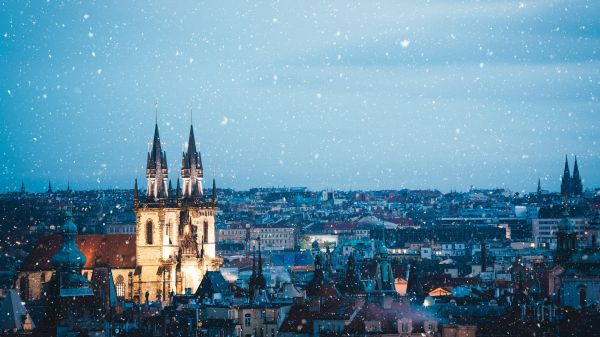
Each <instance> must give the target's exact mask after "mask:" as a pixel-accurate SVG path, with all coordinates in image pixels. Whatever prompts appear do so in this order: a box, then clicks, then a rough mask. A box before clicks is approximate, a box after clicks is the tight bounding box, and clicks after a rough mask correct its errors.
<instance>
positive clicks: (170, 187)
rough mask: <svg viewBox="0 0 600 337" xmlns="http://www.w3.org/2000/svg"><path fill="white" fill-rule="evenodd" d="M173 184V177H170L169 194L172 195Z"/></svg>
mask: <svg viewBox="0 0 600 337" xmlns="http://www.w3.org/2000/svg"><path fill="white" fill-rule="evenodd" d="M172 191H173V185H172V184H171V179H169V195H172V193H171V192H172Z"/></svg>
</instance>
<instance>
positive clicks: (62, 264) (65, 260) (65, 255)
mask: <svg viewBox="0 0 600 337" xmlns="http://www.w3.org/2000/svg"><path fill="white" fill-rule="evenodd" d="M62 234H63V238H62V245H61V247H60V249H59V250H58V252H56V254H54V256H53V257H52V260H51V262H52V265H53V266H54V268H56V269H57V270H81V268H83V266H84V265H85V262H86V258H85V255H83V253H82V252H81V251H80V250H79V248H77V244H76V243H75V236H77V225H75V223H74V222H73V216H72V215H71V213H70V212H67V220H66V221H65V223H64V224H63V225H62Z"/></svg>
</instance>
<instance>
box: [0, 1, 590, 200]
mask: <svg viewBox="0 0 600 337" xmlns="http://www.w3.org/2000/svg"><path fill="white" fill-rule="evenodd" d="M0 78H1V80H0V192H3V191H12V190H16V189H18V188H19V187H20V185H21V181H24V183H25V185H26V187H27V189H28V190H30V191H42V190H44V189H45V188H46V186H47V182H48V180H51V181H52V182H53V185H54V186H55V187H56V188H65V186H66V183H67V180H69V181H70V182H71V186H72V187H74V188H75V189H95V188H112V187H121V188H122V187H125V188H131V187H132V186H133V179H134V178H135V177H136V176H137V177H139V178H141V180H142V181H143V176H144V170H145V159H146V151H147V147H148V142H149V141H150V140H151V137H152V132H153V129H154V125H153V124H154V102H155V101H158V124H159V128H160V132H161V138H162V139H163V142H164V144H163V145H164V148H165V150H166V151H167V160H168V163H169V168H170V170H171V171H170V176H171V177H172V178H173V179H175V178H176V177H177V175H178V170H179V168H180V165H181V152H182V150H183V148H184V146H185V142H186V141H187V136H188V131H189V123H190V115H189V109H188V106H189V105H191V106H192V107H193V111H194V113H193V119H194V128H195V131H196V137H197V138H196V139H197V141H198V145H199V148H200V149H201V151H202V158H203V161H204V168H205V170H206V172H205V177H207V178H208V179H211V178H212V177H213V176H216V179H217V183H218V185H219V186H222V187H232V188H236V189H247V188H249V187H254V186H284V185H286V186H308V187H309V188H312V189H322V188H339V189H399V188H439V189H441V190H442V191H448V190H450V189H458V190H466V189H468V187H469V186H470V185H474V186H477V187H507V188H510V189H512V190H513V191H523V190H524V191H533V190H535V188H536V185H537V180H538V178H541V179H542V187H544V188H546V189H550V190H557V189H558V188H559V179H560V175H561V174H562V168H563V163H564V156H565V155H567V154H568V155H569V159H570V161H571V164H572V162H573V156H574V155H577V156H578V159H579V165H580V171H581V174H582V176H583V179H584V187H586V188H593V187H600V175H599V174H598V172H600V151H599V145H600V144H599V141H600V129H599V127H600V111H599V108H600V107H599V102H598V99H599V97H598V96H599V95H600V1H597V0H593V1H554V0H542V1H525V0H524V1H457V0H446V1H441V0H440V1H414V0H413V1H364V2H356V1H268V2H261V1H207V2H203V1H150V2H148V1H139V2H132V1H80V2H76V1H54V0H49V1H17V0H9V1H0ZM173 183H175V182H173Z"/></svg>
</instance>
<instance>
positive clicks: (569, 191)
mask: <svg viewBox="0 0 600 337" xmlns="http://www.w3.org/2000/svg"><path fill="white" fill-rule="evenodd" d="M560 193H561V194H562V195H566V196H570V195H576V196H578V195H581V194H582V193H583V185H582V183H581V176H580V175H579V165H577V156H575V165H574V166H573V175H571V171H570V170H569V158H568V157H566V156H565V168H564V171H563V176H562V181H561V184H560Z"/></svg>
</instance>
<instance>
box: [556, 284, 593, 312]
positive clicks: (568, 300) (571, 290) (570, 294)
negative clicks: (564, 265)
mask: <svg viewBox="0 0 600 337" xmlns="http://www.w3.org/2000/svg"><path fill="white" fill-rule="evenodd" d="M581 288H584V289H585V295H586V296H585V298H586V305H587V306H589V305H591V304H594V303H596V302H598V300H600V278H585V277H580V278H577V279H570V278H566V279H565V278H563V279H562V280H561V305H562V306H568V307H573V308H577V309H580V308H581V305H580V289H581Z"/></svg>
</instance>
